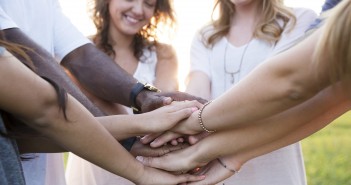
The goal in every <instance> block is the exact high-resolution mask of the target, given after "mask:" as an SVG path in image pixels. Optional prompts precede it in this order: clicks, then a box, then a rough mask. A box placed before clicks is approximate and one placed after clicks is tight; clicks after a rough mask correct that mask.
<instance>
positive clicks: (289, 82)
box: [172, 32, 330, 134]
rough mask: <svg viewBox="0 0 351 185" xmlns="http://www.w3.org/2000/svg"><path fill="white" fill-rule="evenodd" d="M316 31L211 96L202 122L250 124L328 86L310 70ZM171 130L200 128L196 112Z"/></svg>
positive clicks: (210, 127)
mask: <svg viewBox="0 0 351 185" xmlns="http://www.w3.org/2000/svg"><path fill="white" fill-rule="evenodd" d="M319 34H320V33H319V32H316V33H314V34H313V35H311V36H310V37H308V38H307V39H306V40H304V41H302V42H301V43H299V44H298V45H296V46H294V47H293V48H291V49H289V50H287V51H285V52H283V53H280V54H279V55H277V56H275V57H272V58H270V59H268V60H267V61H266V62H264V63H263V64H262V65H260V66H258V67H257V68H256V69H255V70H254V71H253V72H251V73H250V74H249V75H248V76H247V77H246V78H245V79H243V80H242V81H240V82H239V83H238V84H237V85H235V86H234V87H233V88H231V89H230V90H229V91H227V92H225V93H224V94H223V95H222V96H220V97H218V98H217V99H215V100H214V101H213V102H212V103H210V104H209V105H208V106H207V107H206V108H205V109H204V110H203V112H202V120H203V123H204V126H205V127H207V129H208V130H217V131H221V130H226V129H231V128H236V127H239V126H242V125H243V124H250V123H251V122H255V121H256V120H260V119H263V118H267V117H270V116H272V115H275V114H276V113H279V112H283V111H284V110H286V109H289V108H291V107H293V106H295V105H298V104H299V103H301V102H303V101H305V100H307V99H309V98H310V97H312V96H314V95H315V94H316V93H317V92H318V91H320V90H322V89H323V88H325V87H326V86H328V84H329V82H330V81H329V79H328V76H327V74H325V75H324V76H322V75H319V76H318V75H317V74H316V73H315V72H314V71H313V67H314V66H313V62H312V61H313V60H312V57H313V52H314V49H313V48H314V47H315V45H316V42H317V40H318V38H319ZM172 130H173V131H175V132H178V133H182V134H196V133H199V132H202V131H204V130H203V129H202V128H201V127H200V125H199V121H198V112H195V113H194V114H193V115H192V116H190V118H189V119H187V120H185V121H184V122H183V123H180V124H178V125H177V126H176V127H175V128H174V129H172Z"/></svg>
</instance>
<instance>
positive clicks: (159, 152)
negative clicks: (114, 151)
mask: <svg viewBox="0 0 351 185" xmlns="http://www.w3.org/2000/svg"><path fill="white" fill-rule="evenodd" d="M188 146H189V145H188V144H187V143H179V144H178V145H162V146H161V147H158V148H151V147H150V146H149V145H144V144H142V143H141V142H140V140H137V141H136V142H135V143H134V144H133V146H132V148H131V150H130V153H131V154H132V155H133V156H145V157H159V156H163V155H165V154H168V153H169V152H173V151H176V150H180V149H184V148H186V147H188Z"/></svg>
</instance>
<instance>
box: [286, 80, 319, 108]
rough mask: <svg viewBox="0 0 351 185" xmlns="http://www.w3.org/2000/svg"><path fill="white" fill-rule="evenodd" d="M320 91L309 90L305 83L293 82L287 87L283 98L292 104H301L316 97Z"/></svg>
mask: <svg viewBox="0 0 351 185" xmlns="http://www.w3.org/2000/svg"><path fill="white" fill-rule="evenodd" d="M317 92H318V91H317V90H313V89H311V88H307V87H306V86H305V85H304V84H303V83H296V82H292V83H290V84H288V85H287V87H286V88H285V90H284V92H283V96H284V97H286V98H287V99H288V100H289V101H291V102H296V103H300V102H303V101H305V100H307V99H309V98H310V97H312V96H314V95H315V94H316V93H317Z"/></svg>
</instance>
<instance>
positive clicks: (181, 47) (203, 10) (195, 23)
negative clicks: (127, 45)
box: [60, 0, 324, 90]
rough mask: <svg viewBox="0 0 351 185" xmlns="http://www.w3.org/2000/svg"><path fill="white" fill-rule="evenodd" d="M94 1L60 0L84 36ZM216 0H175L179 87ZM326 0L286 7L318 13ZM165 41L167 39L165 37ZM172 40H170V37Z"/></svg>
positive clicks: (89, 31)
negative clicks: (193, 42) (197, 35)
mask: <svg viewBox="0 0 351 185" xmlns="http://www.w3.org/2000/svg"><path fill="white" fill-rule="evenodd" d="M90 1H91V0H75V1H71V0H60V3H61V6H62V9H63V11H64V13H65V14H66V15H67V16H68V17H69V18H70V19H71V20H72V22H73V23H74V24H75V25H77V27H78V28H79V29H80V30H81V31H82V33H84V34H85V35H87V36H88V35H93V34H95V32H96V29H95V26H94V24H93V23H92V21H91V19H90V18H89V14H88V11H87V10H88V9H89V4H90V3H89V2H90ZM213 2H214V1H213V0H192V1H188V0H176V1H175V2H174V9H175V12H176V14H177V20H178V29H177V32H176V35H175V37H174V39H172V40H173V41H172V42H171V43H172V45H173V46H174V47H175V49H176V51H177V55H178V59H179V72H178V73H179V74H178V79H179V82H180V83H179V89H180V90H184V88H185V86H184V84H183V82H184V79H185V76H186V74H187V73H188V70H189V56H190V54H189V51H190V43H191V40H192V37H193V36H194V34H195V32H196V31H197V30H198V29H199V28H200V27H201V25H204V23H206V22H207V21H208V20H209V19H210V16H211V11H212V7H213ZM323 2H324V0H311V1H305V0H285V3H286V5H287V6H291V7H306V8H310V9H312V10H314V11H315V12H316V13H319V12H320V10H321V6H322V4H323ZM161 39H162V40H167V39H163V38H161ZM168 41H169V40H168Z"/></svg>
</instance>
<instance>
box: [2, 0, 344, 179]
mask: <svg viewBox="0 0 351 185" xmlns="http://www.w3.org/2000/svg"><path fill="white" fill-rule="evenodd" d="M334 6H335V7H334ZM332 7H334V8H332ZM215 8H216V10H218V11H219V17H218V18H216V19H213V20H212V21H210V23H209V24H208V25H205V26H204V27H203V28H201V29H200V31H199V32H198V33H197V35H195V37H194V40H193V43H192V47H191V57H190V61H191V68H190V72H189V75H188V78H187V88H186V92H185V93H183V92H179V91H177V90H178V82H177V73H178V72H177V58H176V54H175V52H174V49H173V48H172V46H170V45H167V44H162V43H160V42H159V40H158V35H157V33H159V32H157V29H159V28H160V25H162V28H164V25H168V26H169V28H172V26H174V25H175V15H174V12H173V7H172V1H171V0H165V1H164V0H131V1H130V0H109V1H104V0H95V1H94V10H93V21H94V23H95V25H96V28H97V34H96V35H94V36H92V37H91V38H90V39H91V40H90V39H89V38H86V37H84V36H83V35H82V34H81V33H80V32H79V31H78V30H77V29H76V28H75V27H74V26H73V25H72V24H71V23H70V22H69V20H68V19H67V18H66V17H65V16H64V15H63V14H62V12H61V9H60V5H59V3H58V1H57V0H49V1H47V0H35V1H25V0H13V1H5V0H4V1H0V28H1V30H2V31H1V40H0V45H1V46H2V48H3V49H2V50H1V58H0V59H1V60H0V61H1V62H0V65H2V67H0V70H1V72H0V75H1V76H2V78H1V79H2V80H0V89H1V96H0V109H1V117H2V119H1V121H0V123H1V125H0V132H1V135H0V136H1V137H0V141H1V142H0V145H1V148H2V149H4V150H1V151H0V155H1V159H0V163H1V165H0V166H1V169H0V171H1V173H0V175H1V176H0V184H11V185H12V184H14V185H17V184H19V185H22V184H28V185H42V184H43V185H44V184H55V185H56V184H57V185H61V184H62V185H65V184H68V185H71V184H72V185H79V184H82V185H83V184H84V185H86V184H89V185H101V184H195V185H196V184H199V185H203V184H217V183H218V184H234V183H235V184H242V185H245V184H270V185H271V184H277V185H279V184H291V185H305V184H307V182H306V178H305V172H304V165H303V156H302V153H301V148H300V145H299V143H298V141H299V140H301V139H303V138H305V137H307V136H309V135H310V134H312V133H314V132H316V131H318V130H319V129H321V128H323V127H324V126H326V125H327V124H329V123H330V122H331V121H332V120H333V119H335V118H337V117H338V116H340V115H341V114H343V113H344V112H346V111H348V110H349V109H350V108H351V98H350V95H351V89H350V88H351V86H350V80H351V79H350V72H351V71H350V70H351V63H350V62H351V56H350V54H349V53H350V52H351V46H350V43H351V42H350V40H349V39H350V37H349V33H350V31H351V19H350V18H349V17H351V16H350V15H351V2H350V1H349V0H342V1H341V0H327V1H326V4H325V7H324V8H323V10H324V11H327V9H331V10H329V11H328V12H327V13H326V14H325V16H323V17H320V18H318V19H317V15H316V14H315V13H314V12H313V11H311V10H308V9H302V8H294V9H292V8H288V7H286V6H285V5H284V2H283V1H282V0H270V1H268V0H245V1H237V0H216V1H215ZM316 19H317V21H315V20H316ZM311 25H313V26H316V25H317V27H316V28H313V30H310V31H308V32H307V30H309V29H311ZM23 64H24V65H23ZM160 90H161V92H160ZM194 95H196V96H194ZM128 107H132V108H128ZM133 113H134V114H133ZM139 136H143V137H141V138H140V137H139ZM64 151H70V152H72V154H70V156H69V160H68V164H67V171H66V177H65V173H64V168H63V162H62V154H60V152H64ZM28 153H30V154H31V155H20V154H28ZM73 153H74V154H73ZM165 154H167V155H165ZM90 162H91V163H90ZM267 169H269V170H267ZM239 171H240V172H239ZM238 172H239V173H238Z"/></svg>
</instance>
